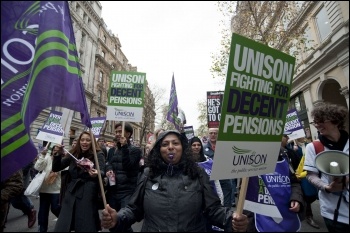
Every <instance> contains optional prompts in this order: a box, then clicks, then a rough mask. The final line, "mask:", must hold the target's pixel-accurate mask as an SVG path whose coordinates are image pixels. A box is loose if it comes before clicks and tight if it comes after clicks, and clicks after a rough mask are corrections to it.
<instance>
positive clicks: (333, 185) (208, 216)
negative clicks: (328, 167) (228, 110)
mask: <svg viewBox="0 0 350 233" xmlns="http://www.w3.org/2000/svg"><path fill="white" fill-rule="evenodd" d="M347 114H348V112H347V109H346V108H343V107H341V106H338V105H335V104H329V103H323V104H320V105H318V106H316V107H315V108H314V109H313V110H312V112H311V115H312V117H313V125H314V126H315V127H316V128H317V130H318V139H317V140H314V141H313V142H308V141H307V140H306V139H305V138H299V139H296V140H289V137H288V132H284V133H283V135H282V138H281V147H280V150H279V153H278V155H276V157H278V159H277V161H276V168H275V172H274V173H273V175H276V176H285V177H289V179H288V180H289V182H290V183H289V184H287V185H283V187H284V188H276V189H274V188H270V189H269V192H270V193H271V195H273V196H274V197H276V198H274V205H275V206H276V207H277V208H278V210H279V211H280V213H281V215H282V218H283V220H282V221H280V222H278V221H275V219H273V218H272V217H270V216H266V215H262V214H258V213H253V212H250V211H246V210H244V211H243V213H238V212H236V211H235V208H234V207H235V206H236V204H237V201H239V200H236V199H237V197H238V194H239V190H240V182H239V179H226V180H210V179H209V176H210V173H211V169H212V167H213V163H214V161H215V160H214V156H215V149H216V143H217V139H218V133H219V129H218V128H209V129H208V134H207V135H202V137H196V136H195V137H193V138H191V139H188V138H187V137H186V135H185V133H184V131H183V128H181V129H180V130H179V131H177V130H164V129H158V130H156V132H155V133H154V138H153V141H152V142H151V143H149V144H147V145H146V146H144V147H140V146H139V145H134V144H133V143H132V140H131V138H132V135H133V128H132V126H131V125H130V124H129V123H128V122H120V123H117V124H116V125H115V137H114V141H113V146H110V144H109V146H106V145H107V144H106V141H105V140H104V139H103V138H102V137H100V138H98V140H97V141H96V138H95V136H94V135H93V134H90V132H87V131H84V132H82V133H81V134H80V135H79V137H77V138H76V139H75V140H74V141H73V143H72V145H71V148H70V149H69V150H68V149H66V148H64V146H62V145H53V146H52V147H50V146H46V147H44V149H43V150H42V151H40V153H39V154H38V156H37V157H36V159H35V160H34V161H33V163H31V164H28V166H26V167H24V168H23V169H22V170H20V171H18V172H16V173H14V174H13V175H12V176H11V177H10V178H8V179H7V180H5V181H3V182H1V227H2V231H3V229H4V227H6V218H7V213H8V210H9V208H10V206H12V207H13V208H17V209H20V210H21V211H23V213H24V214H26V215H27V216H28V227H29V228H31V227H33V226H34V225H35V223H36V222H37V225H38V231H40V232H47V230H48V221H49V220H48V219H49V214H50V211H51V212H52V213H53V214H54V215H55V216H56V217H57V218H58V219H57V222H56V225H55V228H54V231H57V232H69V231H75V232H97V231H101V230H102V228H103V229H109V231H111V232H132V231H133V230H132V228H131V226H132V224H134V223H135V222H139V221H141V220H143V224H142V228H141V231H145V232H151V231H152V232H155V231H165V232H180V231H200V232H207V231H209V232H211V231H228V232H232V231H238V232H241V231H249V232H250V231H262V232H273V231H290V232H292V231H294V232H297V231H300V228H301V221H307V223H308V224H310V225H311V226H312V227H314V228H316V229H317V228H319V225H318V224H319V223H317V222H316V221H315V220H314V219H313V213H312V209H311V204H312V203H313V202H314V201H315V200H316V199H319V202H320V213H321V215H322V217H323V218H324V222H325V225H326V227H327V229H328V231H329V232H349V176H348V175H347V176H342V177H341V178H339V177H334V176H330V175H327V174H325V173H321V172H320V171H319V170H318V169H317V167H316V165H315V160H316V157H317V154H319V153H322V152H323V151H328V150H337V151H342V152H344V153H345V154H347V155H348V154H349V135H348V133H347V132H346V131H345V130H344V128H345V121H346V119H347ZM204 139H205V140H204ZM95 142H97V143H95ZM94 144H95V145H94ZM93 148H94V149H95V151H94V149H93ZM301 161H302V164H301ZM300 164H301V165H300ZM300 166H302V169H301V170H302V171H303V172H304V174H305V175H304V176H302V175H301V173H299V172H298V171H300ZM298 167H299V168H298ZM38 172H45V174H46V175H45V179H44V181H43V184H42V185H41V188H40V190H39V195H38V198H40V202H39V210H35V209H34V207H33V204H32V203H31V201H30V198H28V196H26V195H25V194H24V190H25V189H26V187H27V186H28V184H29V182H30V180H31V179H33V178H34V176H35V175H36V173H38ZM266 175H270V176H271V174H264V175H260V176H259V179H262V180H264V178H265V176H266ZM99 176H101V177H102V181H103V182H102V187H103V192H102V190H101V183H100V182H99V181H100V180H99ZM276 180H278V179H276ZM253 185H254V184H253ZM256 185H259V184H258V183H257V184H256ZM276 187H277V186H276ZM311 190H313V191H311ZM102 195H104V196H105V200H106V203H107V205H104V202H103V199H104V198H103V197H102ZM100 210H102V211H100Z"/></svg>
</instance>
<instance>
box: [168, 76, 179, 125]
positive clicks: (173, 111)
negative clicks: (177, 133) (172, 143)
mask: <svg viewBox="0 0 350 233" xmlns="http://www.w3.org/2000/svg"><path fill="white" fill-rule="evenodd" d="M178 115H179V111H178V101H177V94H176V87H175V79H174V74H173V78H172V80H171V89H170V98H169V108H168V113H167V117H166V119H167V120H168V121H169V122H172V123H173V124H174V126H175V129H177V130H180V123H181V119H180V118H178Z"/></svg>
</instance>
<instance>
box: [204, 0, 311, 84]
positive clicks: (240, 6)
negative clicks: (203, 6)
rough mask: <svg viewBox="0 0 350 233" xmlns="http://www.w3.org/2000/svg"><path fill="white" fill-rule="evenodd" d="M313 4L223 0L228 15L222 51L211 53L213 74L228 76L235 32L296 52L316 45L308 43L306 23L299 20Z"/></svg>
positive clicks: (224, 23) (225, 14) (223, 9)
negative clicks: (232, 36) (228, 65)
mask: <svg viewBox="0 0 350 233" xmlns="http://www.w3.org/2000/svg"><path fill="white" fill-rule="evenodd" d="M313 4H315V1H303V2H302V1H219V2H218V8H219V10H220V11H221V12H222V14H223V16H224V18H225V19H224V20H222V23H223V25H222V26H223V28H222V31H221V33H222V39H221V48H220V51H219V52H218V53H216V54H212V56H211V57H212V59H213V63H212V67H211V73H212V75H213V77H214V78H215V77H221V78H225V77H226V73H227V64H228V59H229V53H230V47H231V35H232V32H235V33H237V34H240V35H242V36H245V37H247V38H250V39H253V40H255V41H257V42H260V43H263V44H266V45H269V46H270V47H272V48H276V49H277V50H280V51H283V52H286V53H289V54H290V55H293V56H298V55H299V54H300V53H301V52H305V51H308V50H310V49H313V47H312V46H311V45H308V44H309V43H308V42H310V41H307V36H306V35H305V30H306V26H305V25H303V24H298V22H300V18H301V17H305V16H306V15H307V13H308V12H307V11H308V9H311V7H310V6H312V5H313ZM229 19H230V22H231V24H230V26H229V27H228V21H229ZM297 61H298V60H297Z"/></svg>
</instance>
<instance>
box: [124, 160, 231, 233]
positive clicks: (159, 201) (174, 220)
mask: <svg viewBox="0 0 350 233" xmlns="http://www.w3.org/2000/svg"><path fill="white" fill-rule="evenodd" d="M173 169H174V173H173V175H171V176H170V175H168V174H167V173H165V174H163V175H159V176H156V177H154V178H150V177H147V175H145V174H147V173H148V168H146V169H145V172H144V174H143V175H142V176H141V178H140V180H139V182H138V185H137V187H136V190H135V193H134V194H133V195H132V197H131V199H130V202H129V204H128V205H127V206H126V207H125V208H122V209H121V210H120V211H119V212H118V214H117V215H118V225H117V229H119V230H121V231H123V230H124V229H126V228H127V227H128V226H130V225H132V224H133V223H135V222H136V221H141V220H142V219H144V221H143V226H142V229H141V231H142V232H158V231H163V232H180V231H186V232H187V231H198V232H203V231H206V216H207V218H208V219H210V221H211V223H212V224H214V225H216V226H219V227H221V228H224V229H225V230H227V231H232V225H231V221H232V213H233V210H232V209H231V208H227V207H223V206H222V205H221V202H220V199H219V198H218V196H217V194H216V193H214V192H213V189H212V187H211V185H210V183H209V178H208V175H207V174H206V173H205V171H204V169H202V168H200V177H199V178H196V179H191V178H190V177H188V176H187V175H184V174H183V172H182V170H180V169H177V168H176V166H174V167H173Z"/></svg>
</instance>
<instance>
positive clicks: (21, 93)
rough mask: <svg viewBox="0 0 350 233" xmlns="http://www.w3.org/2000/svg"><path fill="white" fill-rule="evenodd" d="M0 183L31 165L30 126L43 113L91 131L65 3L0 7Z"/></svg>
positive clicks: (7, 3) (20, 3)
mask: <svg viewBox="0 0 350 233" xmlns="http://www.w3.org/2000/svg"><path fill="white" fill-rule="evenodd" d="M1 48H2V50H1V113H2V114H1V163H2V169H1V180H2V181H3V180H5V179H7V178H8V177H9V176H10V175H11V174H13V173H14V172H15V171H17V170H19V169H21V168H22V167H24V166H25V165H27V164H28V163H30V162H31V161H33V160H34V158H35V157H36V155H37V150H36V147H35V145H34V143H33V142H32V141H31V137H30V124H31V123H32V122H33V121H34V120H35V119H36V118H37V117H38V116H39V114H40V112H41V111H42V110H43V109H46V108H48V107H54V106H60V107H65V108H68V109H71V110H74V111H77V112H80V113H81V117H82V122H83V123H84V124H85V125H87V126H88V127H91V122H90V117H89V112H88V107H87V104H86V99H85V93H84V86H83V82H82V79H81V74H80V67H79V58H78V56H77V51H76V46H75V38H74V32H73V27H72V22H71V18H70V12H69V8H68V2H67V1H58V2H55V1H53V2H49V1H36V2H34V1H2V2H1Z"/></svg>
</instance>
